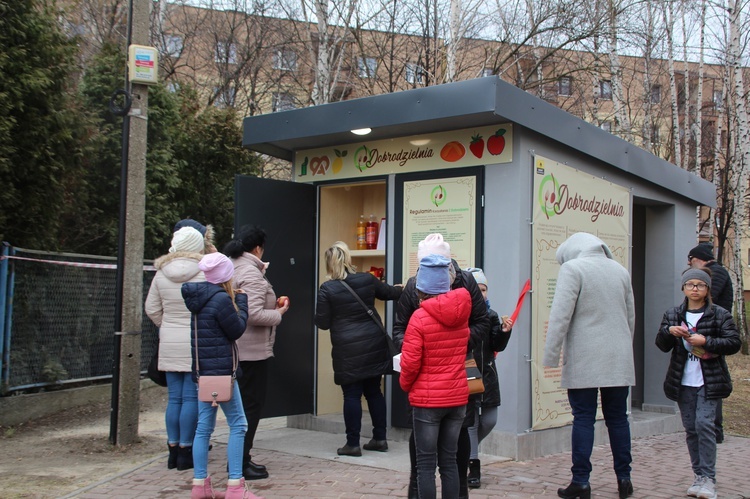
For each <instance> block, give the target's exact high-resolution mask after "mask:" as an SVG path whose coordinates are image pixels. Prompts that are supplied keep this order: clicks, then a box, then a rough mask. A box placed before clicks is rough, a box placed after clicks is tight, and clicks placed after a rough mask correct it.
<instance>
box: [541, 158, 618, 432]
mask: <svg viewBox="0 0 750 499" xmlns="http://www.w3.org/2000/svg"><path fill="white" fill-rule="evenodd" d="M532 198H533V200H534V208H533V217H534V224H533V229H532V237H533V243H532V244H533V245H532V251H533V256H532V263H533V270H532V289H533V290H534V291H535V292H534V299H533V300H532V303H531V313H532V329H531V330H532V339H531V348H532V374H531V377H532V390H533V393H532V397H531V398H532V413H533V414H532V429H534V430H540V429H545V428H554V427H558V426H564V425H566V424H568V423H570V422H572V421H573V415H572V413H571V410H570V405H569V404H568V395H567V391H566V390H564V389H562V388H561V387H560V379H561V373H562V371H561V367H558V368H545V367H544V366H543V365H542V359H543V358H544V342H545V339H546V337H547V324H548V321H549V312H550V308H551V306H552V298H553V296H554V294H555V285H556V283H557V274H558V272H559V270H560V265H559V264H558V263H557V260H556V259H555V252H556V251H557V248H558V247H559V246H560V245H561V244H562V243H563V242H564V241H565V240H566V239H567V238H568V237H569V236H570V235H572V234H575V233H576V232H582V231H585V232H589V233H591V234H594V235H595V236H597V237H598V238H599V239H601V240H602V241H604V242H605V243H607V246H609V248H610V250H611V251H612V255H613V257H614V258H615V260H617V261H618V262H619V263H620V264H622V265H623V266H624V267H625V268H627V269H629V268H630V267H629V261H628V258H629V254H630V252H629V248H630V234H629V229H630V218H631V199H630V191H629V190H628V189H626V188H624V187H622V186H619V185H615V184H613V183H611V182H608V181H606V180H603V179H601V178H598V177H593V176H592V175H590V174H588V173H584V172H581V171H578V170H576V169H574V168H571V167H569V166H565V165H563V164H561V163H558V162H556V161H553V160H550V159H547V158H544V157H541V156H536V157H535V158H534V195H533V197H532ZM563 348H564V346H563ZM560 359H561V360H560V366H562V355H561V357H560ZM600 417H601V415H600Z"/></svg>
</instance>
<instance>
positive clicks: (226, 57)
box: [216, 42, 237, 64]
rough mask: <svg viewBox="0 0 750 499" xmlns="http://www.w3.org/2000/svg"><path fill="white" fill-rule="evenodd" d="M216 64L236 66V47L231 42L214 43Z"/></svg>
mask: <svg viewBox="0 0 750 499" xmlns="http://www.w3.org/2000/svg"><path fill="white" fill-rule="evenodd" d="M216 62H218V63H221V64H224V63H226V64H237V45H235V44H234V43H232V42H216Z"/></svg>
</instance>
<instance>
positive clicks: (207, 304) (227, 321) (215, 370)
mask: <svg viewBox="0 0 750 499" xmlns="http://www.w3.org/2000/svg"><path fill="white" fill-rule="evenodd" d="M182 296H183V298H184V299H185V304H186V305H187V308H188V310H190V311H191V312H192V313H193V314H194V315H193V319H192V321H191V322H193V321H197V323H193V324H191V330H193V329H192V328H195V325H194V324H197V327H198V358H199V364H200V375H201V376H222V375H227V374H232V368H233V358H232V351H233V350H234V348H235V346H234V343H235V341H237V339H238V338H239V337H240V336H242V333H243V332H245V324H246V323H247V296H245V294H237V295H235V297H234V299H235V301H236V303H237V308H238V309H239V310H236V309H235V308H234V303H232V299H231V298H230V297H229V295H228V294H227V292H226V291H225V290H224V288H222V287H221V286H219V285H218V284H211V283H210V282H189V283H186V284H183V285H182ZM190 338H191V352H192V354H193V365H192V368H193V380H195V381H196V382H197V381H198V376H197V373H196V369H195V346H196V345H195V333H192V334H191V337H190ZM240 375H241V373H240V372H239V368H238V369H237V377H239V376H240Z"/></svg>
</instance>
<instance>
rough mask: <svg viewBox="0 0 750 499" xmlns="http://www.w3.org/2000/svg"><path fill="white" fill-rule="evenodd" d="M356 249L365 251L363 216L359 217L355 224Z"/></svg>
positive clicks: (365, 233)
mask: <svg viewBox="0 0 750 499" xmlns="http://www.w3.org/2000/svg"><path fill="white" fill-rule="evenodd" d="M357 249H358V250H363V249H367V223H366V222H365V216H364V215H360V216H359V221H358V222H357Z"/></svg>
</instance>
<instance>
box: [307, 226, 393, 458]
mask: <svg viewBox="0 0 750 499" xmlns="http://www.w3.org/2000/svg"><path fill="white" fill-rule="evenodd" d="M325 262H326V272H327V273H328V278H329V280H328V281H326V282H324V283H323V284H322V285H321V286H320V289H319V290H318V300H317V307H316V309H315V325H316V326H318V327H319V328H321V329H328V330H329V331H330V333H331V346H332V350H331V357H332V358H333V372H334V377H333V380H334V382H335V383H336V384H337V385H340V386H341V390H342V392H343V394H344V424H345V426H346V445H344V446H343V447H341V448H339V449H338V450H337V453H338V454H339V455H340V456H361V455H362V449H361V448H360V445H359V438H360V430H361V428H362V395H364V396H365V399H367V407H368V409H369V411H370V417H371V418H372V426H373V430H372V440H370V441H369V442H368V443H366V444H365V445H364V448H365V450H374V451H379V452H386V451H387V450H388V442H387V440H386V407H385V398H384V397H383V393H382V391H381V390H380V384H381V381H382V376H383V375H384V374H388V373H389V372H390V371H391V365H392V360H393V359H392V358H391V353H390V350H389V348H388V343H387V340H386V337H385V334H386V333H385V332H384V330H383V329H382V328H381V326H379V325H378V324H377V323H376V322H375V321H374V320H373V317H374V318H375V319H377V321H380V316H379V315H378V312H377V310H375V299H376V298H377V299H379V300H397V299H398V298H399V297H400V296H401V289H402V288H401V286H400V285H397V286H390V285H388V284H386V283H385V282H382V281H380V280H379V279H378V278H376V277H375V276H374V275H372V274H370V273H369V272H357V269H356V267H354V265H352V257H351V253H350V252H349V247H348V246H347V245H346V243H343V242H341V241H337V242H335V243H334V244H333V245H332V246H331V247H330V248H328V249H327V250H326V253H325ZM355 295H356V296H355ZM357 297H359V300H361V301H362V302H363V303H360V301H359V300H358V299H357ZM363 304H364V306H363ZM368 310H370V311H372V314H373V315H372V316H371V315H370V314H369V313H368ZM381 324H382V322H381Z"/></svg>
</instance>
